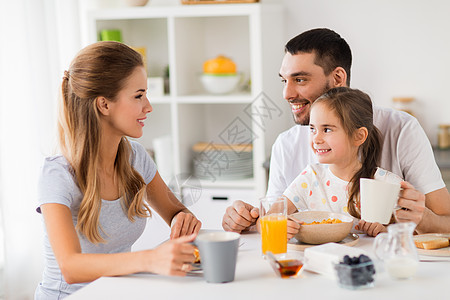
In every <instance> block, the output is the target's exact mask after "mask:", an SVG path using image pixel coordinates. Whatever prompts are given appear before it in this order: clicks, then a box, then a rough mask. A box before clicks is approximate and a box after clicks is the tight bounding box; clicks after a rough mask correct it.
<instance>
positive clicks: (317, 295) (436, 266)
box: [67, 233, 450, 300]
mask: <svg viewBox="0 0 450 300" xmlns="http://www.w3.org/2000/svg"><path fill="white" fill-rule="evenodd" d="M241 241H244V244H243V245H242V246H241V247H240V248H239V254H238V262H237V266H236V276H235V280H234V281H233V282H229V283H224V284H211V283H206V282H205V281H204V279H203V277H198V276H197V277H195V276H188V277H181V278H180V277H166V276H160V275H154V274H135V275H129V276H121V277H102V278H100V279H97V280H96V281H94V282H92V283H91V284H89V285H88V286H86V287H84V288H83V289H81V290H79V291H77V292H76V293H74V294H73V295H71V296H70V297H68V298H67V299H70V300H76V299H83V300H85V299H177V300H180V299H210V298H211V299H214V300H218V299H227V300H237V299H258V300H259V299H273V300H275V299H276V300H281V299H286V298H287V297H290V298H292V299H294V298H295V299H305V300H311V299H332V300H336V299H345V300H348V299H358V300H369V299H376V300H379V299H420V300H427V299H450V294H449V292H448V287H449V286H450V260H449V261H448V262H420V263H419V268H418V272H417V274H416V276H415V277H414V278H412V279H409V280H394V279H391V278H390V277H389V276H388V274H387V273H385V272H383V273H381V274H377V275H378V276H377V278H376V281H375V287H374V288H369V289H363V290H355V291H352V290H346V289H343V288H340V287H339V286H338V285H337V283H336V282H335V281H334V280H332V279H329V278H327V277H324V276H322V275H319V274H315V273H312V272H309V271H304V272H303V274H302V276H301V277H300V278H295V279H281V278H278V277H276V275H275V273H274V271H273V270H272V269H271V267H270V265H269V263H268V262H267V261H265V260H264V259H263V258H262V256H261V250H260V236H259V234H257V233H253V234H244V235H242V236H241ZM372 243H373V238H370V237H366V236H364V235H362V236H361V237H360V239H359V241H358V243H357V244H356V245H355V247H360V248H362V249H364V250H366V251H368V252H369V253H371V252H372ZM422 258H426V257H423V256H422Z"/></svg>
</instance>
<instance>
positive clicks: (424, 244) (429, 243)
mask: <svg viewBox="0 0 450 300" xmlns="http://www.w3.org/2000/svg"><path fill="white" fill-rule="evenodd" d="M414 244H415V245H416V247H417V248H420V249H426V250H433V249H440V248H444V247H448V246H449V244H450V242H449V240H448V238H445V237H437V236H428V237H421V238H418V239H415V240H414Z"/></svg>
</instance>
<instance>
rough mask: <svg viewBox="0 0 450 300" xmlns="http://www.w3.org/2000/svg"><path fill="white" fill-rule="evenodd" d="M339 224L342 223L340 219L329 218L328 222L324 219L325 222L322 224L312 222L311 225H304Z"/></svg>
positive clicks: (321, 222)
mask: <svg viewBox="0 0 450 300" xmlns="http://www.w3.org/2000/svg"><path fill="white" fill-rule="evenodd" d="M337 223H342V221H341V220H339V219H331V218H328V219H326V220H325V219H324V220H322V221H320V222H317V221H314V222H311V223H304V224H303V225H317V224H337Z"/></svg>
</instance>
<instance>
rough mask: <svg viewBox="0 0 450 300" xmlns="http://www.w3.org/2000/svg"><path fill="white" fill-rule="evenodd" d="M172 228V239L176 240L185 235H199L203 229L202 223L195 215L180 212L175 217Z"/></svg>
mask: <svg viewBox="0 0 450 300" xmlns="http://www.w3.org/2000/svg"><path fill="white" fill-rule="evenodd" d="M170 227H171V231H170V239H175V238H178V237H180V236H184V235H189V234H193V233H195V234H197V233H198V232H199V231H200V228H201V227H202V222H200V221H199V220H198V219H197V218H196V217H195V216H194V215H193V214H191V213H185V212H182V211H180V212H179V213H178V214H176V215H175V217H173V219H172V225H171V226H170Z"/></svg>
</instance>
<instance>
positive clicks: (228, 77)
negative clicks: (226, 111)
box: [200, 55, 241, 94]
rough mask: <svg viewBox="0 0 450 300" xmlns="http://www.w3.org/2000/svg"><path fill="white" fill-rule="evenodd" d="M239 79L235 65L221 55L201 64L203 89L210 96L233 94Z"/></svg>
mask: <svg viewBox="0 0 450 300" xmlns="http://www.w3.org/2000/svg"><path fill="white" fill-rule="evenodd" d="M240 78H241V76H240V74H238V73H237V72H236V64H235V63H234V62H233V60H231V59H230V58H228V57H226V56H223V55H219V56H217V57H216V58H213V59H209V60H207V61H206V62H205V63H204V64H203V74H202V75H201V76H200V80H201V82H202V85H203V87H204V88H205V90H206V91H207V92H209V93H211V94H228V93H231V92H233V91H234V90H235V89H236V87H237V85H238V83H239V81H240Z"/></svg>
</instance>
